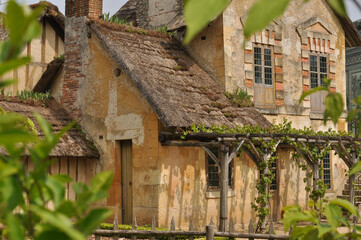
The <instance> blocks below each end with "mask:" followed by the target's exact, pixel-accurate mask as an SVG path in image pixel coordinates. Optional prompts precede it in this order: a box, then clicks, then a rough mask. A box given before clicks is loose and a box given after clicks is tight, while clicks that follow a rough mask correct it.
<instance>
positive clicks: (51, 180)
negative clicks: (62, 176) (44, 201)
mask: <svg viewBox="0 0 361 240" xmlns="http://www.w3.org/2000/svg"><path fill="white" fill-rule="evenodd" d="M45 185H46V186H47V187H48V189H49V190H50V191H51V195H52V199H53V201H54V206H55V208H57V207H58V206H59V205H60V204H61V203H62V202H63V201H64V199H65V187H64V185H63V183H62V182H61V181H59V180H58V179H57V178H56V177H54V176H49V177H48V178H47V179H46V182H45Z"/></svg>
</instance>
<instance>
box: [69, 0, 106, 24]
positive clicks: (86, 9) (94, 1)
mask: <svg viewBox="0 0 361 240" xmlns="http://www.w3.org/2000/svg"><path fill="white" fill-rule="evenodd" d="M102 13H103V0H65V16H66V17H68V18H70V17H89V18H93V19H99V18H100V17H101V15H102Z"/></svg>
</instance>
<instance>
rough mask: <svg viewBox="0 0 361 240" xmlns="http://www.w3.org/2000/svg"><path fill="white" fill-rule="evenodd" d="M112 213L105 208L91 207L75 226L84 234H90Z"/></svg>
mask: <svg viewBox="0 0 361 240" xmlns="http://www.w3.org/2000/svg"><path fill="white" fill-rule="evenodd" d="M111 215H112V211H110V210H109V209H106V208H96V209H92V210H91V211H90V213H89V214H88V215H87V216H86V217H85V218H84V219H82V220H81V221H80V222H79V223H78V224H77V228H78V229H79V230H80V231H81V232H82V233H84V234H85V235H88V234H91V233H92V232H93V231H94V230H95V229H96V228H97V227H98V226H99V225H100V224H101V223H102V222H103V221H104V220H106V219H107V218H108V217H110V216H111Z"/></svg>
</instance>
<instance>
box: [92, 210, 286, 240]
mask: <svg viewBox="0 0 361 240" xmlns="http://www.w3.org/2000/svg"><path fill="white" fill-rule="evenodd" d="M192 222H193V221H192V220H191V221H190V224H189V231H176V230H175V222H174V217H173V218H172V221H171V227H170V230H169V231H158V230H155V218H154V217H153V221H152V226H151V230H137V221H136V218H135V217H134V218H133V224H132V230H119V229H118V220H117V215H116V216H115V218H114V224H113V226H114V227H113V230H100V229H98V230H96V231H95V232H94V236H95V240H100V239H101V237H107V238H111V239H113V240H118V238H127V239H132V240H137V238H138V237H139V236H141V238H140V239H151V240H156V238H157V237H163V238H164V237H165V238H168V239H169V240H176V239H177V238H179V237H182V239H189V240H194V239H196V238H202V237H203V238H204V237H206V239H207V240H214V238H215V237H226V238H228V239H229V240H234V239H235V238H241V239H252V240H254V239H274V240H276V239H289V235H277V234H275V232H274V228H273V222H272V220H271V222H270V225H269V230H268V232H269V234H259V233H254V225H253V222H252V220H251V221H250V223H249V229H248V230H249V231H248V233H236V232H234V224H233V220H232V218H231V220H230V224H229V231H228V232H217V231H216V229H215V226H214V223H213V219H211V222H210V223H209V225H207V226H206V229H205V231H193V223H192ZM137 236H138V237H137Z"/></svg>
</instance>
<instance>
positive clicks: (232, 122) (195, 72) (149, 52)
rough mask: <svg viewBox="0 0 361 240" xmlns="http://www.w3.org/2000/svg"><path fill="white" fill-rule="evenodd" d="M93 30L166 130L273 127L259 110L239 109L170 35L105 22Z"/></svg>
mask: <svg viewBox="0 0 361 240" xmlns="http://www.w3.org/2000/svg"><path fill="white" fill-rule="evenodd" d="M90 28H91V29H92V30H93V31H94V33H95V35H96V36H97V37H98V38H99V40H100V42H101V43H102V44H103V46H104V47H105V49H106V50H107V51H108V53H109V54H110V55H111V57H112V58H113V59H114V60H115V62H116V63H117V64H118V65H119V66H120V68H121V69H122V70H123V71H125V73H126V74H127V75H128V76H129V77H130V79H131V80H132V81H133V82H134V84H135V85H136V86H137V87H138V89H139V90H140V92H141V93H142V94H143V96H144V97H145V98H146V99H147V101H148V102H149V104H150V105H151V106H152V108H153V109H154V111H155V112H156V114H157V115H158V118H159V119H160V120H161V121H162V123H163V124H164V126H165V127H168V128H171V127H189V126H191V125H192V124H193V123H194V124H201V123H204V124H205V125H206V126H211V125H223V124H224V125H227V126H236V125H239V126H242V125H246V124H250V125H260V126H263V127H266V126H269V125H270V123H269V122H268V121H267V120H266V118H264V117H263V116H262V114H260V113H259V112H258V111H257V110H256V109H255V108H253V107H244V108H239V107H237V106H235V105H233V104H232V103H231V102H230V100H228V98H227V97H226V96H225V92H224V90H223V87H221V85H219V84H218V83H217V82H216V81H215V80H214V79H212V78H211V77H210V76H209V75H208V74H207V73H206V72H205V71H203V70H202V69H201V68H200V67H199V66H198V65H197V64H196V62H195V61H194V59H192V58H191V57H190V56H189V55H188V54H187V53H186V51H185V50H184V49H183V47H182V45H181V44H179V43H178V42H176V41H175V40H172V38H170V37H169V36H168V35H165V34H162V33H160V32H152V31H149V32H148V31H146V30H142V29H139V28H135V27H131V26H124V25H114V24H109V23H106V22H102V21H96V22H92V23H90Z"/></svg>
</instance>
